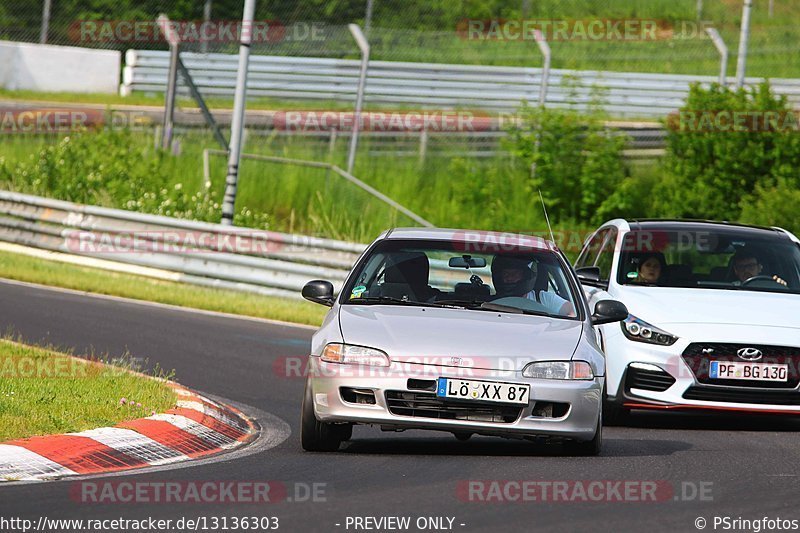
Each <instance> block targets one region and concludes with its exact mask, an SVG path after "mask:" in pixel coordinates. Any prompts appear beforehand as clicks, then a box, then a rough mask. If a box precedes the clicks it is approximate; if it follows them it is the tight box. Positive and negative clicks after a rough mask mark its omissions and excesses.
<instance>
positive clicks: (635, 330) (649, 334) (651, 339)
mask: <svg viewBox="0 0 800 533" xmlns="http://www.w3.org/2000/svg"><path fill="white" fill-rule="evenodd" d="M620 324H621V325H622V333H623V334H625V336H626V337H627V338H629V339H630V340H632V341H636V342H646V343H648V344H657V345H659V346H671V345H673V344H675V341H677V340H678V337H676V336H675V335H673V334H671V333H667V332H666V331H664V330H663V329H659V328H657V327H655V326H654V325H652V324H648V323H647V322H645V321H644V320H642V319H640V318H636V317H635V316H633V315H628V318H626V319H625V321H624V322H620Z"/></svg>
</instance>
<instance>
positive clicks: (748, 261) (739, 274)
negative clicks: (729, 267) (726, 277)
mask: <svg viewBox="0 0 800 533" xmlns="http://www.w3.org/2000/svg"><path fill="white" fill-rule="evenodd" d="M731 262H732V264H733V273H734V274H735V275H736V279H737V280H738V283H737V285H738V284H741V283H744V282H745V281H747V280H748V279H750V278H753V277H755V276H760V275H761V271H762V270H763V269H764V267H763V266H762V265H761V261H759V259H758V257H757V256H756V254H755V253H753V252H752V251H750V250H747V249H746V248H740V249H738V250H737V251H736V253H735V254H733V258H732V260H731ZM772 279H773V280H775V282H776V283H780V284H781V285H784V286H785V285H786V281H784V280H783V279H782V278H780V277H778V276H772ZM734 283H736V282H734Z"/></svg>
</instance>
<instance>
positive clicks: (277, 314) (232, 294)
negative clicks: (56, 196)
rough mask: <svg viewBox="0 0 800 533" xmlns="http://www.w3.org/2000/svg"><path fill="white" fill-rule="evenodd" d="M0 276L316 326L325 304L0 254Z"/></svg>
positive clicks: (323, 311) (12, 254) (6, 253)
mask: <svg viewBox="0 0 800 533" xmlns="http://www.w3.org/2000/svg"><path fill="white" fill-rule="evenodd" d="M0 277H2V278H8V279H14V280H19V281H27V282H31V283H41V284H43V285H52V286H55V287H64V288H67V289H75V290H80V291H86V292H92V293H96V294H107V295H113V296H123V297H126V298H134V299H137V300H147V301H151V302H159V303H165V304H172V305H180V306H183V307H192V308H195V309H204V310H208V311H219V312H223V313H233V314H237V315H245V316H252V317H259V318H268V319H274V320H283V321H286V322H296V323H299V324H310V325H319V324H320V323H321V322H322V319H323V317H324V315H325V312H326V310H327V309H326V308H324V307H322V306H320V305H316V304H312V303H310V302H305V301H294V300H288V299H282V298H273V297H267V296H261V295H256V294H249V293H244V292H236V291H225V290H220V289H211V288H205V287H196V286H192V285H185V284H180V283H175V282H171V281H160V280H154V279H150V278H146V277H143V276H136V275H131V274H122V273H116V272H108V271H105V270H100V269H96V268H88V267H81V266H76V265H70V264H66V263H60V262H57V261H48V260H45V259H39V258H35V257H29V256H26V255H21V254H15V253H8V252H0Z"/></svg>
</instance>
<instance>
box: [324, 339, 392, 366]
mask: <svg viewBox="0 0 800 533" xmlns="http://www.w3.org/2000/svg"><path fill="white" fill-rule="evenodd" d="M320 358H321V359H322V360H323V361H325V362H328V363H342V364H348V365H368V366H389V364H390V361H389V356H388V355H386V354H385V353H384V352H382V351H380V350H376V349H375V348H367V347H366V346H354V345H352V344H341V343H331V344H328V345H327V346H325V348H324V349H323V350H322V355H321V357H320Z"/></svg>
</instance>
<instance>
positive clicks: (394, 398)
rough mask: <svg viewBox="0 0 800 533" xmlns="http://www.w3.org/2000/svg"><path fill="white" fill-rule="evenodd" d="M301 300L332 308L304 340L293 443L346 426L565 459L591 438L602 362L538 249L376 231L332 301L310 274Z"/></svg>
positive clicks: (345, 435) (520, 240)
mask: <svg viewBox="0 0 800 533" xmlns="http://www.w3.org/2000/svg"><path fill="white" fill-rule="evenodd" d="M303 296H304V297H305V298H306V299H308V300H311V301H313V302H317V303H320V304H323V305H327V306H329V307H331V310H330V312H329V313H328V314H327V316H326V317H325V320H324V322H323V324H322V327H321V328H320V329H319V330H318V331H317V332H316V334H315V335H314V337H313V340H312V348H311V356H310V358H309V362H308V379H307V381H306V387H305V394H304V398H303V408H302V426H301V440H302V445H303V448H304V449H306V450H309V451H334V450H336V449H338V448H339V446H340V444H341V443H342V442H344V441H347V440H349V439H350V438H351V436H352V428H353V425H354V424H374V425H378V426H380V427H381V428H382V429H384V430H389V431H402V430H405V429H430V430H440V431H448V432H451V433H453V434H454V435H455V436H456V438H459V439H461V440H466V439H467V438H469V437H470V436H471V435H473V434H479V435H495V436H502V437H517V438H528V439H532V440H540V439H542V438H545V439H554V440H559V441H562V442H563V443H564V445H565V446H566V447H567V449H568V450H569V452H570V453H574V454H579V455H595V454H597V453H599V452H600V447H601V443H602V404H603V402H602V398H603V389H604V384H605V360H604V357H603V353H602V352H601V350H600V347H599V346H598V343H597V335H596V332H595V329H594V326H596V325H598V324H604V323H609V322H615V321H620V320H624V319H625V318H627V316H628V312H627V310H626V309H625V306H624V305H623V304H621V303H619V302H616V301H613V300H605V301H600V302H598V303H597V304H596V306H595V309H594V313H593V314H592V313H591V312H590V310H589V308H588V305H587V303H586V300H585V298H584V296H583V291H582V290H581V289H580V285H579V281H578V278H577V276H576V275H575V272H574V271H573V269H572V267H571V266H570V264H569V263H568V261H567V260H566V258H565V257H564V255H563V254H562V253H561V252H560V251H559V250H558V249H557V248H556V247H555V245H554V244H553V243H551V242H549V241H545V240H543V239H540V238H537V237H529V236H523V235H517V234H508V233H494V232H484V231H468V230H446V229H394V230H390V231H387V232H384V233H383V234H382V235H381V236H380V237H378V238H377V239H376V240H375V242H373V243H372V244H371V245H370V246H369V247H368V248H367V250H366V251H365V252H364V253H363V254H362V256H361V257H360V258H359V259H358V261H357V262H356V264H355V266H354V268H353V270H352V271H351V272H350V275H349V276H348V277H347V279H346V281H345V282H344V285H343V287H342V290H341V292H340V294H339V295H338V296H334V287H333V284H332V283H330V282H328V281H321V280H315V281H311V282H309V283H308V284H307V285H306V286H305V287H304V288H303Z"/></svg>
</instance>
